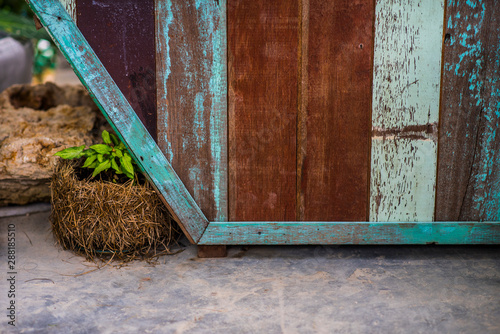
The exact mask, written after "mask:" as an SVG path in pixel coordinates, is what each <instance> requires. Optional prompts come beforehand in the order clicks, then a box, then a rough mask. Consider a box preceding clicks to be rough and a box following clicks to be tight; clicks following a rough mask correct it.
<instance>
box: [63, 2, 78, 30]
mask: <svg viewBox="0 0 500 334" xmlns="http://www.w3.org/2000/svg"><path fill="white" fill-rule="evenodd" d="M76 1H77V0H61V4H62V5H63V6H64V8H65V9H66V11H67V12H68V14H69V16H70V17H71V18H72V19H73V21H75V23H76V24H78V22H77V15H76Z"/></svg>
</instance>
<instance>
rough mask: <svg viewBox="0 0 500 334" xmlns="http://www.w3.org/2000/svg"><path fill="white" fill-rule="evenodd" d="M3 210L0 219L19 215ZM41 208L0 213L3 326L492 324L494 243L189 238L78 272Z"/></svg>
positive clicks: (329, 328) (461, 327)
mask: <svg viewBox="0 0 500 334" xmlns="http://www.w3.org/2000/svg"><path fill="white" fill-rule="evenodd" d="M25 208H27V209H30V208H31V209H30V210H31V211H40V210H47V206H43V205H42V206H41V207H38V208H35V209H33V206H28V207H25ZM20 209H21V211H22V210H23V207H21V208H20ZM7 210H8V209H6V208H3V209H0V217H1V216H2V214H1V213H2V212H4V216H5V215H12V214H19V213H20V211H15V212H14V213H13V212H12V208H11V209H9V210H11V211H9V212H10V213H6V212H7ZM48 214H49V213H48V212H46V211H45V212H38V213H36V212H32V213H30V214H29V215H23V216H10V217H3V218H0V254H1V256H0V263H2V265H1V268H3V269H2V271H3V273H2V274H3V277H2V279H1V283H0V296H1V298H0V301H1V309H2V310H3V311H2V312H1V313H2V315H1V317H0V319H1V320H0V332H1V333H10V332H13V333H16V332H18V333H499V332H500V252H499V250H500V248H498V247H477V246H476V247H464V246H405V247H398V246H368V247H367V246H364V247H354V246H340V247H335V246H330V247H323V246H310V247H302V246H301V247H292V246H288V247H263V246H254V247H249V248H248V249H245V248H242V247H238V246H234V247H231V248H230V249H229V256H228V257H227V258H222V259H198V258H197V257H196V247H195V246H188V247H185V249H184V251H182V252H181V253H179V254H177V255H173V256H164V257H161V258H160V259H159V264H157V265H150V264H147V263H145V262H133V263H130V264H128V265H126V266H124V267H121V268H118V267H115V266H111V265H110V266H106V267H104V268H102V269H100V270H97V271H94V272H91V273H88V274H84V275H81V276H74V275H78V274H81V273H84V272H87V271H89V270H91V269H93V268H94V267H95V265H94V264H93V263H88V262H86V261H85V259H84V258H82V257H79V256H75V255H74V254H72V253H70V252H68V251H64V250H62V249H60V248H59V247H58V246H57V245H55V244H54V240H53V238H52V235H51V233H50V224H49V222H48ZM9 224H13V225H10V226H11V227H12V226H14V227H15V238H16V241H15V251H16V262H15V272H16V273H17V274H15V284H14V285H15V295H16V296H15V306H16V322H15V324H16V327H15V328H14V327H12V326H10V325H9V324H8V321H9V319H8V318H7V312H8V310H6V308H7V307H9V302H10V299H8V298H7V295H8V290H9V289H10V288H11V287H10V286H9V282H8V281H7V280H8V279H9V276H11V275H9V274H8V273H7V272H8V271H9V269H8V268H7V256H6V254H7V229H8V226H9Z"/></svg>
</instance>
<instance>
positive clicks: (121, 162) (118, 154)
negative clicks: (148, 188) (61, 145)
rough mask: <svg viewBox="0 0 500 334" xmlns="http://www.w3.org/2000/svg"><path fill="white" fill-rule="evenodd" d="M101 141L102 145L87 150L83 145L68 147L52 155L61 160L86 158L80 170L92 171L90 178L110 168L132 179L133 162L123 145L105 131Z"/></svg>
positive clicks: (133, 171) (133, 172)
mask: <svg viewBox="0 0 500 334" xmlns="http://www.w3.org/2000/svg"><path fill="white" fill-rule="evenodd" d="M102 140H103V141H104V144H97V145H92V146H90V147H89V148H88V149H85V145H82V146H79V147H69V148H66V149H64V150H62V151H59V152H57V153H56V154H54V155H56V156H58V157H61V158H63V159H79V158H82V157H84V158H86V159H85V162H84V163H83V166H82V168H90V169H93V170H94V171H93V173H92V177H95V176H96V175H98V174H99V173H101V172H103V171H107V170H109V169H110V168H111V169H112V170H113V171H114V173H115V174H117V175H120V174H124V175H126V176H127V177H129V178H131V179H134V177H135V162H134V161H133V160H132V156H131V155H130V153H129V152H128V150H127V148H126V147H125V144H123V143H122V142H120V140H119V139H118V138H117V137H116V136H115V135H114V134H112V133H109V132H108V131H106V130H104V131H103V132H102Z"/></svg>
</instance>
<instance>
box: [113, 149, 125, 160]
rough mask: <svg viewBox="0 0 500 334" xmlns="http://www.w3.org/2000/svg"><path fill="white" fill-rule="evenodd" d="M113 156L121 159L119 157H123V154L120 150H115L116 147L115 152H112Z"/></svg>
mask: <svg viewBox="0 0 500 334" xmlns="http://www.w3.org/2000/svg"><path fill="white" fill-rule="evenodd" d="M113 155H114V156H115V157H118V158H121V157H122V156H123V152H122V150H120V149H118V148H116V147H115V150H114V152H113Z"/></svg>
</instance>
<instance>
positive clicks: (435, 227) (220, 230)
mask: <svg viewBox="0 0 500 334" xmlns="http://www.w3.org/2000/svg"><path fill="white" fill-rule="evenodd" d="M429 243H436V244H499V243H500V223H483V222H428V223H425V222H420V223H408V222H406V223H394V222H392V223H391V222H227V223H212V222H211V223H210V224H209V225H208V227H207V229H206V231H205V233H204V234H203V237H202V238H201V240H200V242H199V245H214V244H215V245H220V244H223V245H316V244H323V245H328V244H344V245H377V244H378V245H382V244H383V245H387V244H395V245H410V244H429Z"/></svg>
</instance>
